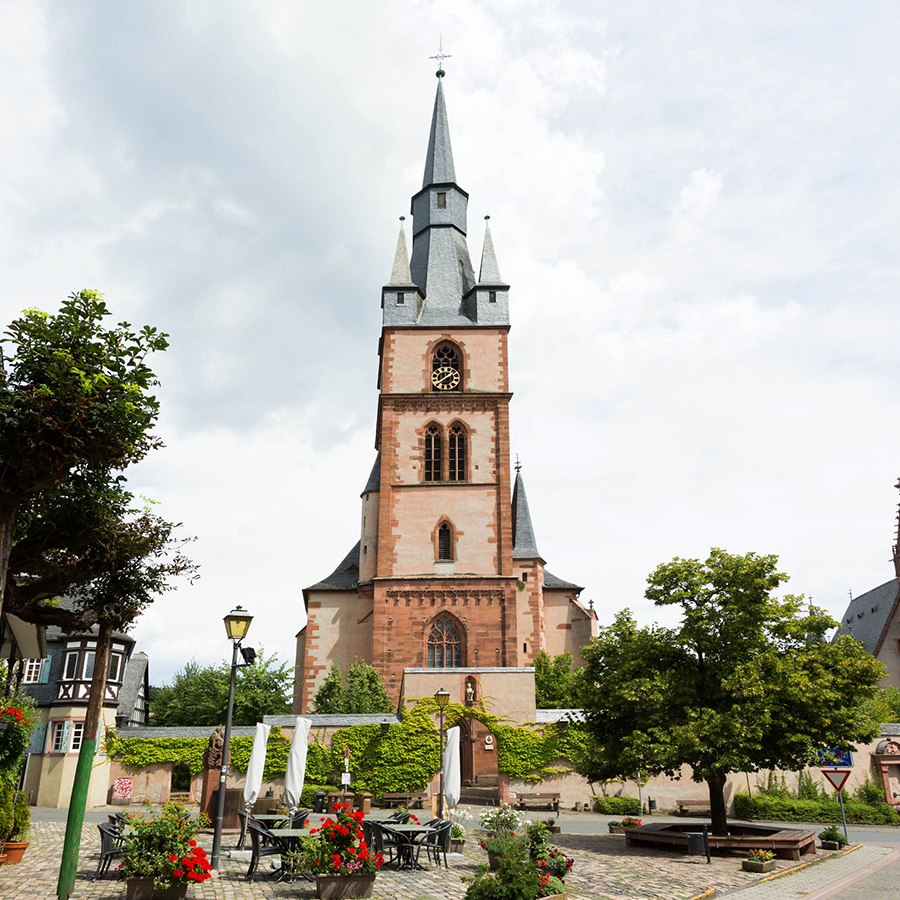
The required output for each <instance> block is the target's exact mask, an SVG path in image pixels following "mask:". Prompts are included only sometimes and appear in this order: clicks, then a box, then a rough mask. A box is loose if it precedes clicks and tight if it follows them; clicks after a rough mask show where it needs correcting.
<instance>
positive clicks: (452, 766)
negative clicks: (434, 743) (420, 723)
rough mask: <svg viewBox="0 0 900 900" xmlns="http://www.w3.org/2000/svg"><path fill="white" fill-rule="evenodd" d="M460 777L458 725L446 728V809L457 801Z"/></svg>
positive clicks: (450, 807)
mask: <svg viewBox="0 0 900 900" xmlns="http://www.w3.org/2000/svg"><path fill="white" fill-rule="evenodd" d="M461 787H462V777H461V772H460V763H459V726H458V725H455V726H454V727H453V728H448V729H447V745H446V746H445V747H444V796H445V797H446V798H447V809H453V807H454V806H456V804H457V803H459V794H460V788H461Z"/></svg>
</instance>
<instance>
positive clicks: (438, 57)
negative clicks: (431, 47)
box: [428, 35, 453, 78]
mask: <svg viewBox="0 0 900 900" xmlns="http://www.w3.org/2000/svg"><path fill="white" fill-rule="evenodd" d="M428 58H429V59H436V60H437V61H438V67H439V68H438V70H437V76H438V78H443V76H444V60H445V59H452V58H453V54H452V53H444V36H443V35H441V43H440V46H439V47H438V52H437V53H436V54H435V55H434V56H429V57H428Z"/></svg>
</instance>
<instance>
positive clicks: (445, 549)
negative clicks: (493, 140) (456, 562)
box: [437, 522, 453, 559]
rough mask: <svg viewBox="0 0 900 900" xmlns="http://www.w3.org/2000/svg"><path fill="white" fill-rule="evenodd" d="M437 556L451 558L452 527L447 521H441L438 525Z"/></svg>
mask: <svg viewBox="0 0 900 900" xmlns="http://www.w3.org/2000/svg"><path fill="white" fill-rule="evenodd" d="M437 558H438V559H453V527H452V526H451V525H450V523H449V522H441V524H440V525H439V526H438V533H437Z"/></svg>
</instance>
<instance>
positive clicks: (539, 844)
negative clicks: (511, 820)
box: [525, 822, 575, 881]
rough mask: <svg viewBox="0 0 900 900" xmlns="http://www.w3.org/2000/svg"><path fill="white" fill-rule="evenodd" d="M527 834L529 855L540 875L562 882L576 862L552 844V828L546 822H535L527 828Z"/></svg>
mask: <svg viewBox="0 0 900 900" xmlns="http://www.w3.org/2000/svg"><path fill="white" fill-rule="evenodd" d="M525 834H526V838H527V842H528V855H529V857H530V859H531V860H532V861H533V862H534V863H535V864H536V865H537V867H538V869H539V871H540V874H541V875H549V876H552V877H554V878H558V879H559V880H560V881H562V880H563V879H564V878H565V877H566V875H568V874H569V869H571V868H572V864H573V863H574V862H575V860H573V859H572V857H571V856H566V854H565V853H563V852H562V850H560V849H559V847H554V846H553V844H551V843H550V826H549V825H547V824H546V823H544V822H535V823H533V824H531V825H529V826H528V827H527V829H526V832H525Z"/></svg>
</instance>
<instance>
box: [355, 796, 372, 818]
mask: <svg viewBox="0 0 900 900" xmlns="http://www.w3.org/2000/svg"><path fill="white" fill-rule="evenodd" d="M353 805H354V806H355V807H356V808H357V809H358V810H359V811H360V812H361V813H362V814H363V815H364V816H367V815H368V814H369V813H370V812H371V811H372V795H371V794H366V793H364V792H361V793H359V794H357V795H356V799H355V800H354V803H353Z"/></svg>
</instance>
